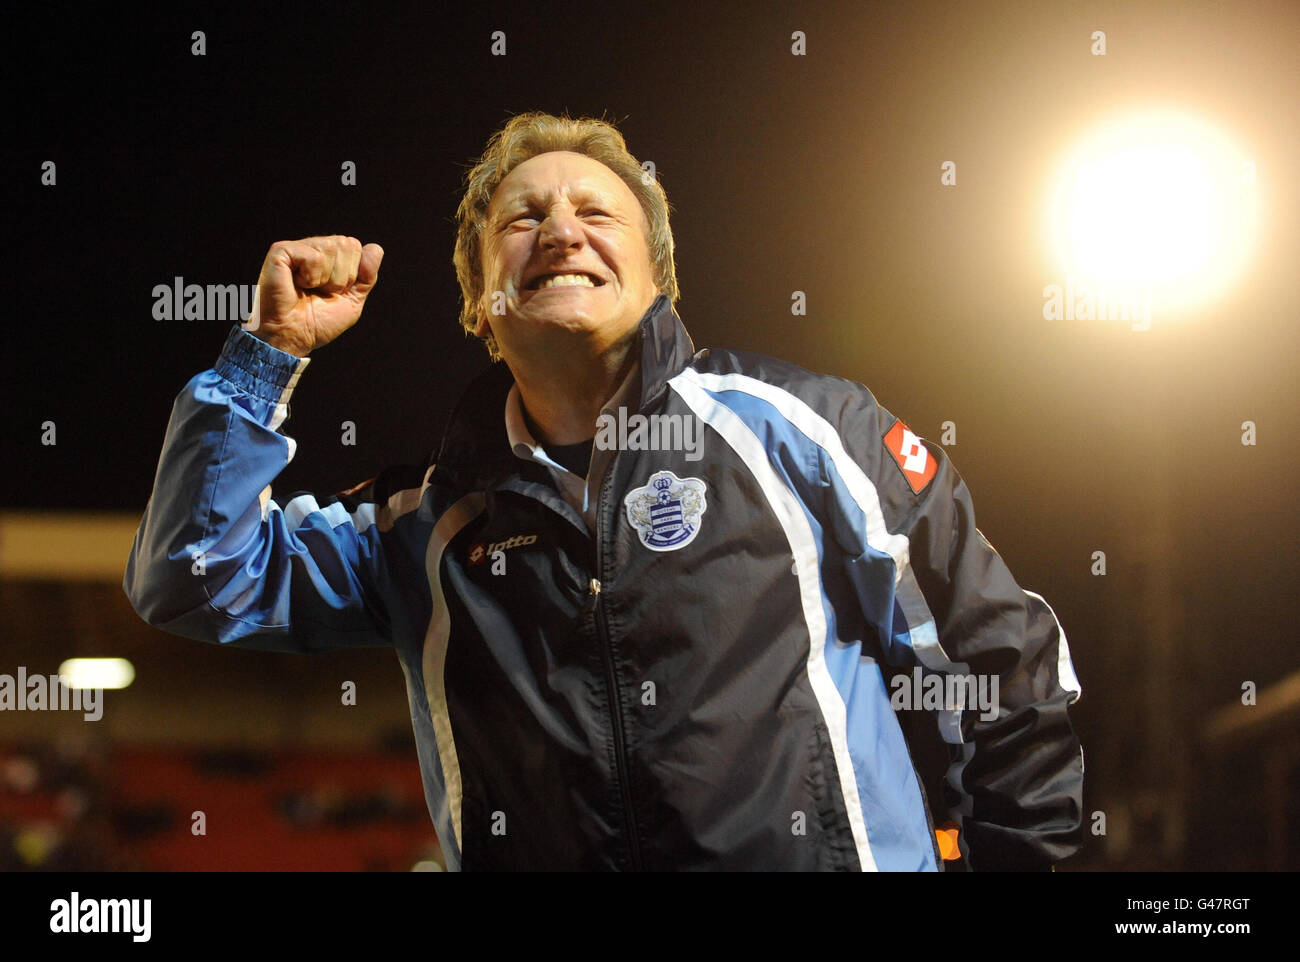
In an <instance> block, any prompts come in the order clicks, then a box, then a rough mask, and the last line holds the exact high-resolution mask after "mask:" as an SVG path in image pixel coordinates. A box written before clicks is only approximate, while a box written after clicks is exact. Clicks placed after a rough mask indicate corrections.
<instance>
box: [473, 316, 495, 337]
mask: <svg viewBox="0 0 1300 962" xmlns="http://www.w3.org/2000/svg"><path fill="white" fill-rule="evenodd" d="M491 333H492V325H491V324H489V323H488V317H487V312H486V311H484V310H483V309H482V308H480V309H479V312H478V323H477V324H475V325H474V336H475V337H477V338H478V339H479V340H482V339H483V338H485V337H487V336H488V335H489V334H491Z"/></svg>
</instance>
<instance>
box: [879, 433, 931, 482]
mask: <svg viewBox="0 0 1300 962" xmlns="http://www.w3.org/2000/svg"><path fill="white" fill-rule="evenodd" d="M884 440H885V447H886V448H888V449H889V453H890V454H892V455H893V456H894V463H895V464H897V465H898V467H899V470H901V471H902V472H903V477H905V478H907V483H908V484H909V485H910V486H911V488H912V491H913V492H914V493H915V494H920V493H921V492H922V491H924V490H925V486H926V485H927V484H929V483H930V480H931V479H932V478H933V477H934V475H935V472H937V471H938V470H939V465H938V462H936V461H935V460H934V458H933V457H932V456H931V454H930V452H929V451H928V450H926V447H925V444H924V443H923V442H922V441H921V439H920V438H919V437H917V436H916V435H915V434H913V433H912V431H911V429H910V428H908V426H907V425H906V424H904V423H903V422H902V421H895V422H894V426H893V427H892V428H890V429H889V431H888V432H887V433H886V434H885V438H884Z"/></svg>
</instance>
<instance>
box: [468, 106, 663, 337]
mask: <svg viewBox="0 0 1300 962" xmlns="http://www.w3.org/2000/svg"><path fill="white" fill-rule="evenodd" d="M554 150H568V151H572V152H573V153H576V154H583V155H585V156H587V157H590V158H591V159H592V160H596V161H599V162H600V163H602V164H604V165H605V166H606V167H608V168H609V169H610V170H612V171H613V172H614V173H615V174H617V175H618V176H619V177H620V178H622V180H623V183H625V184H627V186H628V188H629V189H630V190H631V191H632V194H633V195H634V196H635V197H636V199H637V201H638V202H639V203H640V204H641V210H642V212H643V213H644V214H645V224H646V228H645V231H646V235H645V239H646V247H647V248H649V253H650V263H651V267H652V270H653V276H654V282H655V287H656V288H657V289H658V291H659V292H660V293H662V294H667V295H668V297H669V299H670V300H671V301H672V302H673V303H674V304H676V303H677V300H678V299H679V298H680V297H681V293H680V291H679V289H678V287H677V268H676V266H675V265H674V263H673V247H674V245H673V232H672V228H671V227H670V226H669V223H668V217H669V214H670V213H671V212H672V205H671V204H669V203H668V195H667V194H665V193H664V189H663V188H662V187H661V186H660V185H659V181H658V179H657V178H654V177H644V178H643V173H644V172H643V171H642V168H641V164H640V163H638V162H637V159H636V158H635V157H633V156H632V154H631V153H630V152H629V151H628V149H627V144H626V142H625V141H624V140H623V135H622V134H621V133H620V132H619V130H618V128H617V127H615V126H614V125H613V124H611V123H608V122H606V121H605V120H598V119H596V118H594V117H579V118H577V119H573V118H571V117H569V116H568V115H567V114H566V115H564V116H561V117H557V116H555V115H554V114H548V113H542V112H541V111H529V112H527V113H522V114H517V115H516V116H514V117H511V118H510V120H509V121H507V122H506V125H505V126H504V127H502V128H501V129H500V130H498V131H497V132H496V133H494V134H493V135H492V136H491V137H490V138H489V139H488V142H487V147H486V148H485V149H484V151H483V155H482V156H481V157H480V158H479V159H478V161H477V162H476V164H475V166H474V167H473V169H471V170H470V171H469V172H468V173H467V174H466V175H465V196H464V197H463V198H461V202H460V207H459V208H457V210H456V220H457V223H458V228H457V232H456V250H455V253H454V254H453V255H452V262H453V263H454V264H455V265H456V278H457V280H459V281H460V291H461V295H462V297H463V299H464V303H463V304H462V306H461V310H460V324H461V327H463V328H465V331H466V333H468V334H472V333H473V332H474V328H475V327H476V326H477V324H478V319H479V310H480V309H479V300H480V299H481V298H482V296H483V228H484V225H485V224H486V221H487V210H488V205H489V204H490V203H491V202H492V195H493V194H494V193H496V189H497V186H498V185H499V184H500V183H501V181H503V180H504V179H505V178H506V176H507V175H508V174H509V173H510V172H511V171H512V170H514V169H515V168H516V167H518V166H519V165H520V164H522V163H523V162H524V161H526V160H529V159H530V158H532V157H536V156H537V155H539V154H545V153H549V152H551V151H554ZM483 342H484V344H485V345H486V347H487V349H488V354H489V355H491V357H492V360H493V361H499V360H501V353H500V351H499V350H498V349H497V343H496V338H495V337H493V335H492V334H491V333H489V334H487V335H486V336H485V337H484V338H483Z"/></svg>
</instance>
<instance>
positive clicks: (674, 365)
mask: <svg viewBox="0 0 1300 962" xmlns="http://www.w3.org/2000/svg"><path fill="white" fill-rule="evenodd" d="M637 336H638V339H639V341H640V347H641V403H640V410H641V411H645V410H646V409H648V408H650V407H652V406H653V405H655V404H657V403H658V401H659V399H660V398H661V397H662V396H663V394H664V392H665V391H667V389H668V381H669V380H670V379H671V378H673V377H675V376H676V375H677V374H678V373H680V372H681V371H682V369H683V368H685V367H686V365H687V364H689V363H690V361H691V358H692V357H693V356H694V354H695V346H694V345H693V344H692V343H691V337H690V335H689V334H688V333H687V332H686V326H685V325H684V324H682V319H681V318H680V317H678V316H677V313H676V311H674V310H673V307H672V302H671V301H670V300H669V299H668V295H666V294H660V295H658V296H657V297H656V298H655V300H654V303H652V304H651V305H650V307H649V308H648V309H647V310H646V312H645V315H644V316H643V317H642V318H641V324H640V327H639V329H638V331H637ZM514 383H515V378H514V375H513V374H511V373H510V368H508V367H507V366H506V365H505V363H504V362H497V363H495V364H493V365H492V366H491V367H489V368H488V369H487V370H486V371H484V372H483V373H482V374H480V375H479V376H478V377H476V378H475V379H474V380H473V381H471V382H470V385H469V387H468V388H466V390H465V393H464V394H462V395H461V397H460V400H459V401H457V402H456V406H455V408H454V409H453V410H452V413H451V417H450V418H448V421H447V429H446V430H445V431H444V432H443V437H442V444H441V446H440V447H439V449H438V451H437V454H436V456H435V457H431V458H430V463H431V464H434V465H435V469H434V476H435V477H439V478H440V479H441V480H444V481H446V482H449V483H451V484H452V485H453V486H455V487H457V488H460V489H462V490H467V491H472V490H481V489H486V488H491V487H494V486H496V485H497V484H499V483H500V482H501V481H503V480H504V479H505V478H507V477H509V476H510V475H512V474H515V473H519V472H522V473H523V474H525V475H530V474H534V473H536V474H537V480H542V479H545V478H546V469H545V468H544V467H542V466H541V465H539V464H534V463H529V462H524V461H521V460H520V459H519V458H518V457H516V456H515V454H514V452H513V451H512V450H511V448H510V441H509V439H508V437H507V434H506V422H505V406H506V398H507V396H508V395H509V394H510V389H511V388H512V387H513V386H514Z"/></svg>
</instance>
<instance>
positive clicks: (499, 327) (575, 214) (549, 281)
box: [475, 150, 658, 364]
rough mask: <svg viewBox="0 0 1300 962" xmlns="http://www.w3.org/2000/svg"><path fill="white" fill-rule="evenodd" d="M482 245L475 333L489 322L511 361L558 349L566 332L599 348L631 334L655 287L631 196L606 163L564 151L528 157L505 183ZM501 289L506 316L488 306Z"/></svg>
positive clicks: (642, 217) (495, 197)
mask: <svg viewBox="0 0 1300 962" xmlns="http://www.w3.org/2000/svg"><path fill="white" fill-rule="evenodd" d="M482 252H483V280H484V293H483V298H482V300H481V301H480V305H479V318H480V319H479V326H478V328H477V330H476V331H475V333H476V334H477V335H478V336H479V337H482V336H483V335H485V334H486V333H487V332H488V328H489V325H490V327H491V331H492V333H493V334H494V335H495V336H496V340H497V344H498V346H499V348H500V350H501V354H502V356H503V357H504V358H505V360H506V362H507V363H508V364H509V363H510V362H511V360H512V359H513V358H524V357H527V356H528V353H529V352H530V351H531V350H553V349H554V346H555V343H556V342H555V340H554V338H555V335H556V334H559V333H564V332H568V333H573V334H580V335H587V336H589V337H591V338H592V342H591V343H592V346H593V347H594V348H595V349H596V350H603V349H604V348H606V347H609V346H610V345H612V344H615V343H617V342H619V341H620V340H622V339H623V338H624V337H627V336H629V335H630V334H631V332H632V331H633V330H634V329H635V327H636V325H637V322H638V321H640V320H641V318H642V316H643V315H644V314H645V312H646V310H647V309H648V308H649V307H650V305H651V304H652V303H653V302H654V299H655V296H656V294H657V293H658V291H657V290H656V289H655V284H654V279H653V273H654V271H653V266H652V264H651V263H650V253H649V249H648V248H647V246H646V240H645V215H644V214H643V212H642V210H641V205H640V204H639V203H638V202H637V199H636V197H635V195H633V193H632V191H631V190H630V189H628V186H627V184H625V183H623V181H622V179H621V178H620V177H619V176H618V175H617V174H615V173H614V172H613V171H612V170H610V169H609V168H608V167H606V166H605V165H604V164H602V163H600V162H599V161H596V160H592V159H591V158H590V157H586V156H583V155H582V154H576V153H573V152H571V151H567V150H563V151H552V152H550V153H546V154H539V155H538V156H536V157H532V158H530V159H528V160H526V161H524V162H523V163H522V164H520V165H519V166H518V167H516V168H515V169H514V170H512V171H511V172H510V174H509V175H508V176H507V177H506V178H505V179H504V180H502V181H501V183H500V185H498V187H497V189H496V192H495V193H494V194H493V195H492V202H491V204H490V205H489V206H488V211H487V221H486V224H485V225H484V232H483V247H482ZM498 291H500V292H503V293H504V295H505V298H504V300H505V305H504V306H505V314H504V316H502V315H497V314H494V313H493V312H492V308H493V304H494V302H495V294H496V292H498Z"/></svg>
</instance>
